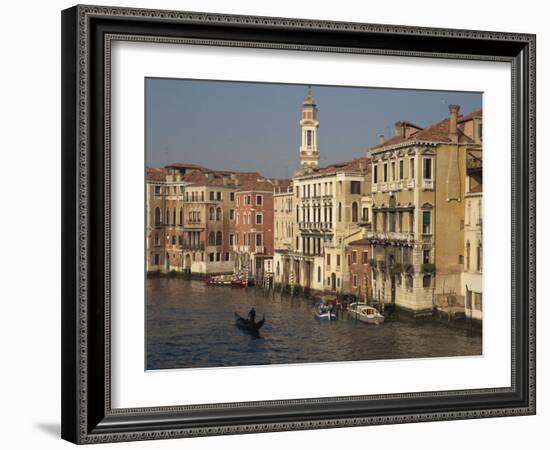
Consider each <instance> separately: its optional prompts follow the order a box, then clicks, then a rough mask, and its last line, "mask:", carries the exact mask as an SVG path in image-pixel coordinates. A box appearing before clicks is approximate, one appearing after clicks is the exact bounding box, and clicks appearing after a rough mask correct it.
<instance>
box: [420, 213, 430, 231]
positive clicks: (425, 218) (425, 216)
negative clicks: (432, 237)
mask: <svg viewBox="0 0 550 450" xmlns="http://www.w3.org/2000/svg"><path fill="white" fill-rule="evenodd" d="M431 216H432V215H431V213H430V211H422V233H423V234H430V229H431Z"/></svg>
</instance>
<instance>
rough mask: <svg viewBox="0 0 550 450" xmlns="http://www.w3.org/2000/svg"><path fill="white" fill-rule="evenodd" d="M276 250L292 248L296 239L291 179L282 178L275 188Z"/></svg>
mask: <svg viewBox="0 0 550 450" xmlns="http://www.w3.org/2000/svg"><path fill="white" fill-rule="evenodd" d="M273 221H274V224H275V228H274V230H273V231H274V233H273V248H274V250H285V249H286V250H290V249H291V248H292V241H293V239H294V233H295V230H294V228H295V227H294V225H295V223H294V195H293V186H292V182H291V181H290V180H281V182H280V183H279V184H278V185H277V186H274V190H273Z"/></svg>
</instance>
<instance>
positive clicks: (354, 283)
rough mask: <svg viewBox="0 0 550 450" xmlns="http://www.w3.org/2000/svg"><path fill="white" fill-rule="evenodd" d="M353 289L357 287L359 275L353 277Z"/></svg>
mask: <svg viewBox="0 0 550 450" xmlns="http://www.w3.org/2000/svg"><path fill="white" fill-rule="evenodd" d="M353 287H355V288H356V287H357V275H353Z"/></svg>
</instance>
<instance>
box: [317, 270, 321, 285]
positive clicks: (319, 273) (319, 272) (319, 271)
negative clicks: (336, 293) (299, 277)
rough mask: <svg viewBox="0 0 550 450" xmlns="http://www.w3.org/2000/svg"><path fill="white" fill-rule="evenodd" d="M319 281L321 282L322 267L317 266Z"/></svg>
mask: <svg viewBox="0 0 550 450" xmlns="http://www.w3.org/2000/svg"><path fill="white" fill-rule="evenodd" d="M317 282H318V283H320V282H321V268H320V267H317Z"/></svg>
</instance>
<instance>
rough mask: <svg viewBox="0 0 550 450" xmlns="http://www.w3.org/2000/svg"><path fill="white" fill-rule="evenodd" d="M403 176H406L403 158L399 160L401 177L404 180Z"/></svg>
mask: <svg viewBox="0 0 550 450" xmlns="http://www.w3.org/2000/svg"><path fill="white" fill-rule="evenodd" d="M403 178H405V167H404V164H403V160H402V159H400V160H399V179H400V180H402V179H403Z"/></svg>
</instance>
